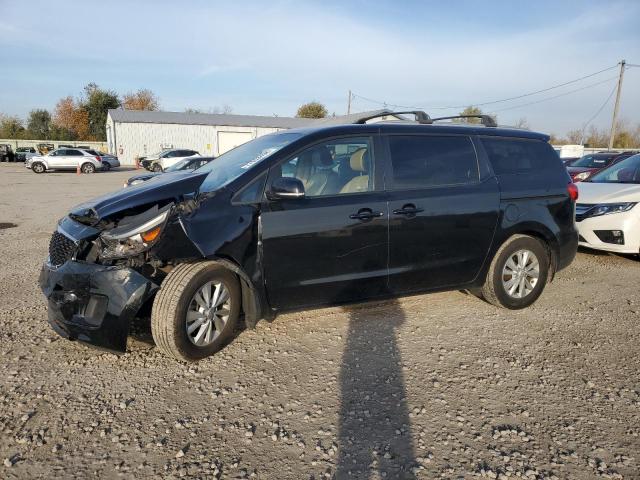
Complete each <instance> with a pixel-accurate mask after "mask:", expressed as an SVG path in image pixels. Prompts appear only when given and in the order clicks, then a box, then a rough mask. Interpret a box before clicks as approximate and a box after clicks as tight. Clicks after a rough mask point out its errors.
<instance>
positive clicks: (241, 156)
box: [196, 132, 304, 191]
mask: <svg viewBox="0 0 640 480" xmlns="http://www.w3.org/2000/svg"><path fill="white" fill-rule="evenodd" d="M303 135H304V134H303V133H299V132H287V133H272V134H270V135H264V136H262V137H258V138H256V139H255V140H251V141H250V142H247V143H243V144H242V145H240V146H239V147H236V148H234V149H233V150H229V151H228V152H227V153H225V154H223V155H220V156H219V157H218V158H216V161H215V162H209V163H207V164H206V165H203V166H202V167H200V168H199V169H198V170H196V171H197V172H211V173H209V176H208V177H207V178H206V180H205V181H204V183H203V184H202V187H203V190H205V191H213V190H217V189H219V188H222V187H224V186H225V185H226V184H228V183H229V182H232V181H233V180H235V179H236V178H238V177H239V176H240V175H242V174H243V173H244V172H246V171H248V170H249V169H251V168H252V167H253V166H255V165H257V164H258V163H260V162H262V161H263V160H264V159H265V158H268V157H269V156H271V155H273V154H274V153H275V152H277V151H278V150H280V149H281V148H284V147H286V146H287V145H289V144H290V143H291V142H293V141H295V140H297V139H299V138H300V137H302V136H303Z"/></svg>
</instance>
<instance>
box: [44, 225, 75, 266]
mask: <svg viewBox="0 0 640 480" xmlns="http://www.w3.org/2000/svg"><path fill="white" fill-rule="evenodd" d="M75 249H76V244H75V243H73V241H72V240H70V239H69V238H67V237H65V236H64V235H63V234H61V233H60V232H53V235H52V236H51V240H50V241H49V262H50V263H51V265H53V266H55V267H59V266H60V265H62V264H63V263H64V262H66V261H67V260H71V257H73V253H74V252H75Z"/></svg>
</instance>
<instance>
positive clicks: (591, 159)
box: [571, 154, 614, 168]
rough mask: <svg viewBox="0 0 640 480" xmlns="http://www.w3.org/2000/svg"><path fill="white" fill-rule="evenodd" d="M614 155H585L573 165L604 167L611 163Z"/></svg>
mask: <svg viewBox="0 0 640 480" xmlns="http://www.w3.org/2000/svg"><path fill="white" fill-rule="evenodd" d="M613 158H614V155H598V154H593V155H585V156H584V157H582V158H581V159H580V160H578V161H576V162H573V163H572V164H571V166H572V167H584V168H604V167H606V166H607V165H609V164H610V163H611V160H613Z"/></svg>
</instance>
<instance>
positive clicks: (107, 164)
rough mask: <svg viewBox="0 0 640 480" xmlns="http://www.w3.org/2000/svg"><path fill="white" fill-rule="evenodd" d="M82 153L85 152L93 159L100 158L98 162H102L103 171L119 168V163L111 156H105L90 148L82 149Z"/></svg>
mask: <svg viewBox="0 0 640 480" xmlns="http://www.w3.org/2000/svg"><path fill="white" fill-rule="evenodd" d="M78 148H79V147H78ZM83 151H85V152H87V153H88V154H89V155H93V156H94V157H100V161H101V162H102V170H104V171H109V170H111V169H112V168H114V167H119V166H120V161H119V160H118V159H117V158H116V157H114V156H113V155H106V154H104V153H100V152H98V151H97V150H93V149H91V148H85V149H83Z"/></svg>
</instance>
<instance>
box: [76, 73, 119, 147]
mask: <svg viewBox="0 0 640 480" xmlns="http://www.w3.org/2000/svg"><path fill="white" fill-rule="evenodd" d="M119 106H120V98H119V97H118V94H117V93H116V92H114V91H113V90H104V89H102V88H100V87H99V86H98V85H96V84H95V83H90V84H88V85H87V86H86V87H84V97H83V98H82V100H81V101H80V108H81V109H83V110H85V111H86V112H87V114H88V116H89V136H90V137H92V138H94V139H96V140H99V141H105V140H106V139H107V132H106V123H107V110H109V109H110V108H118V107H119ZM81 140H85V139H84V138H83V139H81Z"/></svg>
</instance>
